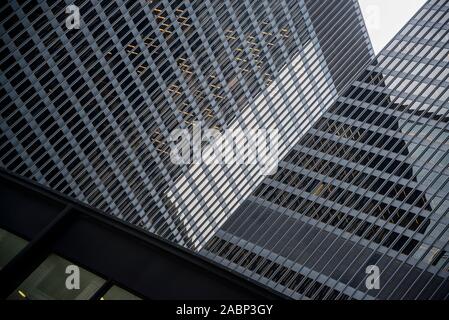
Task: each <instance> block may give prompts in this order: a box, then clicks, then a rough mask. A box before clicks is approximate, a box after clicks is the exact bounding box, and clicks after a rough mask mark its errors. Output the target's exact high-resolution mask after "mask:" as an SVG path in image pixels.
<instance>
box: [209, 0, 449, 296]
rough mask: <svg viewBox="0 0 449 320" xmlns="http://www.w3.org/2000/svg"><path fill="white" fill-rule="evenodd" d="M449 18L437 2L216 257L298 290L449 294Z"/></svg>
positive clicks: (329, 117)
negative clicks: (372, 279)
mask: <svg viewBox="0 0 449 320" xmlns="http://www.w3.org/2000/svg"><path fill="white" fill-rule="evenodd" d="M448 19H449V6H448V3H447V1H436V0H432V1H428V2H427V4H426V5H425V6H424V7H423V8H422V9H421V10H420V11H419V12H418V13H417V14H416V16H415V17H414V18H413V19H412V20H411V21H410V22H409V23H408V24H407V25H406V26H405V27H404V28H403V29H402V30H401V32H400V33H399V34H398V35H397V36H396V37H395V39H394V40H393V41H392V42H391V43H390V44H388V45H387V47H386V48H385V49H384V50H383V51H382V52H381V53H380V54H379V56H378V57H377V58H376V60H375V61H373V63H372V64H371V65H370V66H368V67H367V68H366V70H364V72H362V73H361V74H360V75H359V77H358V78H357V80H356V81H354V82H353V83H352V85H351V86H350V87H349V88H347V89H346V90H345V92H344V93H343V94H342V95H341V96H340V97H339V98H338V100H337V102H336V103H334V104H333V105H332V106H331V107H330V108H329V109H328V110H327V111H326V112H325V113H324V114H323V116H322V117H321V118H320V119H319V121H317V122H316V123H315V124H314V126H313V128H312V129H310V130H309V131H308V132H307V134H305V135H304V136H303V137H302V138H301V140H300V142H299V143H298V144H296V145H295V146H294V147H293V148H292V150H291V151H290V152H289V153H288V155H287V156H286V157H285V158H284V159H283V161H282V162H281V164H280V167H281V169H280V171H279V172H278V173H277V174H275V175H273V176H271V177H269V178H266V179H265V180H264V181H263V182H262V183H261V184H260V185H259V187H258V189H257V190H256V191H255V192H254V193H253V194H252V196H251V197H250V198H249V199H248V201H247V202H246V203H245V204H244V205H243V206H241V207H240V208H239V210H237V211H236V213H235V214H234V216H233V217H231V218H230V219H229V220H228V221H227V223H226V224H225V225H224V226H223V228H222V229H221V230H220V232H219V233H217V235H216V236H215V237H214V239H212V240H211V241H210V242H209V243H208V245H207V246H206V250H205V251H206V252H207V253H206V254H207V255H208V256H210V257H211V258H212V259H215V260H216V261H217V262H221V263H223V264H225V265H228V266H230V267H231V268H235V269H239V270H241V272H244V273H245V274H246V275H247V276H249V277H252V278H254V279H256V280H258V281H261V282H263V283H266V284H267V285H270V286H272V287H274V288H276V289H278V290H280V291H281V292H283V293H286V294H289V295H291V296H293V297H300V298H314V299H315V298H318V299H335V298H344V299H347V298H348V297H349V298H357V299H359V298H360V299H363V298H368V299H370V298H382V299H388V298H394V299H402V298H405V299H430V298H438V299H444V298H446V299H447V298H448V297H449V290H448V287H449V286H448V278H449V255H448V251H449V230H448V227H449V220H448V214H447V213H448V211H449V197H448V195H449V185H448V183H449V175H448V174H449V171H448V165H449V107H448V106H449V102H448V98H449V90H448V88H449V47H448V43H449V41H448V40H449V28H448V23H447V22H448ZM370 265H376V266H378V267H379V269H380V282H381V285H380V289H378V290H376V289H371V290H369V289H368V288H367V287H366V285H365V279H366V278H367V275H366V274H365V269H366V267H367V266H370ZM298 279H299V280H298ZM333 290H337V291H339V294H337V295H335V293H334V291H333Z"/></svg>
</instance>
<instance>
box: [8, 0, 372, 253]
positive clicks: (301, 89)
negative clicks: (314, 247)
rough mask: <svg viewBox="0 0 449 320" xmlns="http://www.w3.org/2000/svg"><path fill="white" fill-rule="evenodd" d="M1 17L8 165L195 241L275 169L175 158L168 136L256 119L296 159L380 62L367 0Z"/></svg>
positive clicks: (58, 7)
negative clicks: (363, 2) (320, 121)
mask: <svg viewBox="0 0 449 320" xmlns="http://www.w3.org/2000/svg"><path fill="white" fill-rule="evenodd" d="M73 4H74V5H76V6H78V7H79V12H80V22H81V24H80V28H79V29H73V30H68V29H67V27H66V19H67V16H68V13H67V11H66V8H67V6H69V5H73ZM0 16H1V29H0V31H1V39H0V46H1V52H2V54H1V58H0V59H1V60H0V61H1V63H0V68H1V71H2V72H1V75H0V79H1V89H0V104H1V106H2V108H1V123H0V124H1V136H0V163H1V166H2V167H4V168H6V169H7V170H10V171H12V172H15V173H18V174H20V175H22V176H25V177H28V178H31V179H34V180H36V181H38V182H39V183H41V184H43V185H45V186H48V187H50V188H52V189H54V190H57V191H60V192H62V193H64V194H67V195H70V196H72V197H74V198H76V199H78V200H80V201H82V202H85V203H87V204H89V205H91V206H93V207H95V208H98V209H100V210H103V211H105V212H107V213H110V214H112V215H115V216H117V217H119V218H121V219H124V220H126V221H128V222H130V223H133V224H135V225H138V226H140V227H142V228H145V229H147V230H149V231H151V232H153V233H156V234H158V235H161V236H163V237H164V238H167V239H169V240H171V241H174V242H176V243H178V244H180V245H183V246H186V247H189V248H201V246H202V245H203V244H204V243H205V242H207V241H208V240H209V239H210V237H211V236H212V235H213V234H214V233H215V232H216V231H217V230H218V228H219V227H220V226H221V225H222V224H223V223H224V222H225V221H226V219H227V217H228V216H229V215H230V214H231V213H232V212H233V211H234V210H235V209H236V208H237V207H238V206H239V205H240V204H241V203H242V201H243V200H244V198H245V197H246V196H247V195H248V194H249V193H250V192H251V191H252V190H253V189H254V188H255V187H256V186H257V185H258V184H259V183H258V182H259V181H260V180H262V178H263V177H262V176H261V175H260V174H259V173H258V172H257V170H256V169H255V168H244V169H243V170H242V171H239V170H240V168H237V169H236V168H235V167H234V169H233V170H234V171H232V170H228V169H219V170H218V172H217V171H213V172H210V168H208V167H204V166H196V167H195V166H189V165H186V166H177V165H174V164H173V163H172V161H171V160H170V144H169V136H170V133H171V132H172V131H173V130H175V129H187V130H192V127H193V125H194V123H195V122H198V123H201V124H202V125H203V126H205V127H208V128H215V129H217V130H219V131H223V130H226V129H227V128H235V127H240V126H244V125H245V123H250V124H251V123H253V122H254V121H257V123H258V125H259V126H260V127H264V126H269V125H273V126H274V128H275V129H277V130H279V131H280V134H281V137H282V138H283V140H281V141H282V142H283V143H282V150H281V151H282V154H286V153H287V152H288V151H289V148H290V146H292V145H294V144H295V143H296V142H297V141H298V140H299V138H300V137H301V136H302V135H303V134H304V133H305V131H306V130H307V129H309V128H310V126H311V125H312V124H313V122H314V121H315V120H316V118H318V117H319V115H321V114H322V113H323V112H324V111H325V109H326V108H327V107H328V106H330V105H332V103H333V102H335V101H336V99H337V97H338V94H339V93H341V90H342V88H343V87H345V86H346V85H347V84H348V83H349V82H350V80H352V79H353V78H354V77H355V74H356V73H357V72H358V71H359V70H360V69H361V67H362V66H364V65H365V64H366V63H367V62H368V61H369V60H370V59H371V57H372V49H371V46H370V43H369V40H368V37H367V33H366V30H365V27H364V24H363V19H362V17H361V14H360V10H359V8H358V3H357V1H355V0H347V1H337V0H331V1H326V2H320V1H304V0H300V1H288V0H285V1H254V0H246V1H234V0H232V1H231V0H228V1H187V2H184V1H177V0H172V1H168V0H165V1H143V0H141V1H123V0H119V1H87V0H84V1H83V0H78V1H62V0H48V1H39V2H38V1H31V0H30V1H8V2H4V3H2V4H1V7H0ZM289 115H293V116H294V117H293V118H290V117H289ZM248 119H251V121H253V122H251V121H249V120H248ZM245 121H247V122H245ZM265 122H266V123H265ZM242 177H243V178H242ZM203 186H206V187H203ZM225 190H228V191H229V192H230V193H226V192H228V191H226V192H225ZM233 190H237V191H236V192H234V191H233ZM192 199H194V200H193V202H192Z"/></svg>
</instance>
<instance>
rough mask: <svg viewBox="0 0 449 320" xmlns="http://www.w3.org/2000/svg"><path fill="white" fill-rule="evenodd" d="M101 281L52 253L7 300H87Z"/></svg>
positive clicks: (99, 285)
mask: <svg viewBox="0 0 449 320" xmlns="http://www.w3.org/2000/svg"><path fill="white" fill-rule="evenodd" d="M78 270H79V272H78ZM104 282H105V280H104V279H102V278H100V277H98V276H96V275H95V274H93V273H91V272H89V271H87V270H85V269H83V268H80V267H77V266H74V265H73V263H71V262H70V261H67V260H66V259H63V258H61V257H59V256H57V255H55V254H52V255H50V256H49V257H48V258H47V259H46V260H45V261H44V262H43V263H41V265H40V266H39V267H38V268H37V269H36V270H34V271H33V273H32V274H31V275H30V276H29V277H28V278H27V279H26V280H25V281H24V282H22V284H20V285H19V287H18V288H17V289H16V290H14V292H13V293H11V295H10V296H9V297H8V299H10V300H87V299H89V298H90V297H92V296H93V294H94V293H95V292H97V291H98V289H99V288H100V287H101V286H102V285H103V284H104Z"/></svg>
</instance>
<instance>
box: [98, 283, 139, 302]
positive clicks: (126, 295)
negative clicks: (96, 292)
mask: <svg viewBox="0 0 449 320" xmlns="http://www.w3.org/2000/svg"><path fill="white" fill-rule="evenodd" d="M101 300H142V299H141V298H139V297H138V296H135V295H133V294H132V293H130V292H128V291H126V290H125V289H122V288H120V287H117V286H112V287H111V289H109V290H108V291H107V292H106V293H105V294H104V295H103V297H101Z"/></svg>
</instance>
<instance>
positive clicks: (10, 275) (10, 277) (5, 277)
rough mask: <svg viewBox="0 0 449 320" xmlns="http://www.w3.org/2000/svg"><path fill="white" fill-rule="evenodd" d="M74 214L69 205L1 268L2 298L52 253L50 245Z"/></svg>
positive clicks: (0, 291)
mask: <svg viewBox="0 0 449 320" xmlns="http://www.w3.org/2000/svg"><path fill="white" fill-rule="evenodd" d="M73 214H74V211H73V210H72V207H71V206H70V205H67V206H66V207H65V208H64V209H63V210H62V211H61V212H60V213H59V214H58V215H57V216H56V217H55V218H53V220H52V221H51V222H50V224H48V225H47V226H46V227H45V228H44V229H43V230H41V231H40V232H39V233H38V234H37V235H36V237H35V238H34V239H32V240H31V241H30V242H29V243H28V244H27V245H26V247H25V248H23V249H22V250H21V251H20V252H19V253H18V254H17V255H16V256H15V257H14V258H13V259H12V260H11V261H9V262H8V264H7V265H6V266H5V267H4V268H3V269H1V270H0V283H1V284H2V285H1V287H0V299H6V298H7V297H8V296H9V295H10V294H11V292H12V291H14V289H16V288H17V287H18V286H19V285H20V283H22V281H24V280H25V278H26V277H27V276H28V275H29V274H30V273H31V272H32V271H33V270H34V269H35V268H37V267H38V266H39V265H40V264H41V263H42V262H43V261H44V260H45V258H46V257H47V256H48V255H49V254H50V253H51V250H50V246H51V243H52V242H53V241H54V239H55V238H56V237H57V235H58V233H60V232H62V231H63V230H64V228H65V226H66V225H67V223H68V222H69V220H70V218H71V216H72V215H73Z"/></svg>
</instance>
